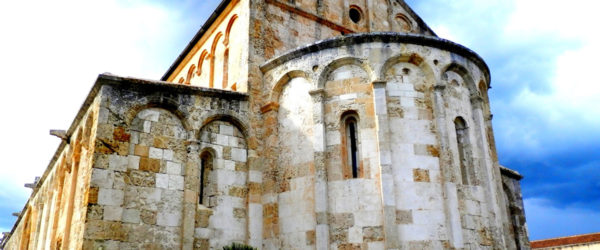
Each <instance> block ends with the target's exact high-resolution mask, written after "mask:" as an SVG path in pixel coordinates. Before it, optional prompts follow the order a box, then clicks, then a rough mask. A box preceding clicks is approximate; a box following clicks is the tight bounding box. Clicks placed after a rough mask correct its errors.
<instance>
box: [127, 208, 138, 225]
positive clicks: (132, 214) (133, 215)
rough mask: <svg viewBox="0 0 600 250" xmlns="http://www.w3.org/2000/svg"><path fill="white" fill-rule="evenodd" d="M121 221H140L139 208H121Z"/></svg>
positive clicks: (136, 222) (135, 222)
mask: <svg viewBox="0 0 600 250" xmlns="http://www.w3.org/2000/svg"><path fill="white" fill-rule="evenodd" d="M122 221H123V222H126V223H134V224H138V223H140V221H141V214H140V210H137V209H125V210H123V219H122Z"/></svg>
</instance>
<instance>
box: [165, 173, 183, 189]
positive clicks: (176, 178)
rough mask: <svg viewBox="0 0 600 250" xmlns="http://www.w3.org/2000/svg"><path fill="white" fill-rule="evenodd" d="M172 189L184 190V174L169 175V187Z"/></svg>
mask: <svg viewBox="0 0 600 250" xmlns="http://www.w3.org/2000/svg"><path fill="white" fill-rule="evenodd" d="M168 189H171V190H183V176H181V175H169V187H168Z"/></svg>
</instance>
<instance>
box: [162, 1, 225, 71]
mask: <svg viewBox="0 0 600 250" xmlns="http://www.w3.org/2000/svg"><path fill="white" fill-rule="evenodd" d="M231 1H232V0H222V1H221V3H220V4H219V6H217V8H216V9H215V10H214V11H213V13H212V14H211V15H210V17H208V19H206V22H204V24H203V25H202V27H201V28H200V30H198V32H196V34H195V35H194V37H193V38H192V40H191V41H190V42H189V43H188V44H187V45H186V46H185V48H184V49H183V51H182V52H181V53H180V54H179V56H177V58H176V59H175V61H174V62H173V64H171V66H170V67H169V69H167V72H165V74H164V75H163V76H162V77H161V78H160V80H161V81H166V80H167V79H168V78H169V75H171V74H172V73H173V72H174V71H175V69H177V66H178V65H179V64H180V63H181V62H182V61H183V59H184V58H185V57H186V56H187V54H189V53H190V51H192V49H193V48H194V46H196V43H198V41H200V39H201V38H202V36H204V33H206V31H208V29H210V26H212V25H213V23H214V22H215V21H216V20H217V18H218V17H219V14H221V12H223V11H224V10H225V8H227V6H228V5H229V3H231Z"/></svg>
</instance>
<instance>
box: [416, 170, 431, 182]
mask: <svg viewBox="0 0 600 250" xmlns="http://www.w3.org/2000/svg"><path fill="white" fill-rule="evenodd" d="M413 180H414V181H415V182H430V180H429V170H427V169H413Z"/></svg>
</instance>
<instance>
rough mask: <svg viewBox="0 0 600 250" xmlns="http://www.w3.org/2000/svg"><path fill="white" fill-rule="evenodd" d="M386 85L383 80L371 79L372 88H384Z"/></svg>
mask: <svg viewBox="0 0 600 250" xmlns="http://www.w3.org/2000/svg"><path fill="white" fill-rule="evenodd" d="M386 86H387V81H383V80H375V81H373V88H376V89H379V88H385V87H386Z"/></svg>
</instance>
